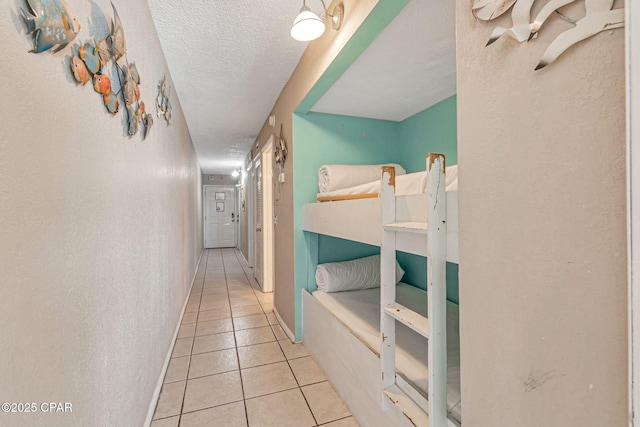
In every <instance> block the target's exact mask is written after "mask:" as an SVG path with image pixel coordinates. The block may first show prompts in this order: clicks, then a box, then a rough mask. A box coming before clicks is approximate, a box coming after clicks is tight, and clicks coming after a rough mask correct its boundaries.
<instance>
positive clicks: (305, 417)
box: [246, 388, 316, 427]
mask: <svg viewBox="0 0 640 427" xmlns="http://www.w3.org/2000/svg"><path fill="white" fill-rule="evenodd" d="M246 405H247V416H248V417H249V427H283V426H287V427H289V426H291V427H293V426H295V427H311V426H314V425H316V423H315V420H314V419H313V416H312V415H311V412H310V411H309V407H308V406H307V403H306V402H305V400H304V397H303V396H302V393H301V392H300V389H298V388H296V389H293V390H288V391H283V392H281V393H276V394H270V395H268V396H262V397H258V398H255V399H249V400H247V401H246Z"/></svg>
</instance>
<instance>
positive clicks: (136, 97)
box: [21, 0, 171, 138]
mask: <svg viewBox="0 0 640 427" xmlns="http://www.w3.org/2000/svg"><path fill="white" fill-rule="evenodd" d="M24 2H25V5H26V8H25V9H23V8H21V13H22V16H23V18H24V20H25V23H26V25H27V33H28V34H33V38H34V47H33V49H32V50H31V52H34V53H41V52H46V51H51V52H53V53H56V52H59V51H60V50H62V49H64V47H66V46H67V45H68V44H69V43H71V42H72V41H73V40H75V38H76V36H77V34H78V32H79V31H80V24H79V23H78V21H77V20H76V18H75V16H74V15H73V13H72V12H71V10H70V8H69V6H68V5H67V4H66V2H65V0H24ZM111 7H112V9H113V18H112V19H111V26H110V28H109V29H108V31H109V34H102V38H100V39H96V38H94V39H91V40H89V41H86V42H80V43H79V45H76V47H75V48H74V51H75V52H72V54H71V55H70V64H69V65H70V67H69V68H70V70H71V73H72V75H73V78H74V79H75V80H76V82H78V84H79V85H82V86H85V85H86V84H87V83H89V82H91V83H92V85H91V86H92V87H93V89H94V91H95V92H96V93H97V94H99V96H100V98H101V101H102V103H103V104H104V107H105V109H106V110H107V112H108V113H109V114H111V115H114V116H115V115H116V114H118V112H119V111H120V104H121V101H122V103H124V106H125V108H124V111H125V114H126V116H127V117H126V130H125V132H126V133H127V134H128V135H129V136H134V135H135V134H137V133H138V131H139V130H140V128H141V127H142V128H143V129H144V131H143V138H146V137H147V135H148V134H149V131H150V130H151V127H152V126H153V116H152V115H151V114H149V113H147V112H146V107H145V104H144V102H142V99H141V94H140V81H141V78H140V73H139V71H138V67H137V66H136V64H135V63H131V64H130V63H129V61H128V59H127V43H126V39H125V35H124V28H123V25H122V21H121V19H120V16H119V15H118V11H117V9H116V7H115V5H114V4H113V2H111ZM112 83H113V84H116V86H115V88H116V89H117V90H115V91H114V86H113V84H112ZM163 105H164V108H165V113H164V114H165V118H167V117H168V118H169V119H170V117H171V109H170V104H169V101H168V97H167V99H166V100H165V102H164V104H163ZM169 119H167V120H169Z"/></svg>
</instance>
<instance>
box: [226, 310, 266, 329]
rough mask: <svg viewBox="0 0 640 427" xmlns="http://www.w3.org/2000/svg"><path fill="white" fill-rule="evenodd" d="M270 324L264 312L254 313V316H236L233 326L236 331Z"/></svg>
mask: <svg viewBox="0 0 640 427" xmlns="http://www.w3.org/2000/svg"><path fill="white" fill-rule="evenodd" d="M268 325H269V321H268V320H267V316H265V315H264V314H263V313H260V314H254V315H253V316H243V317H235V318H234V319H233V327H234V328H235V330H236V331H241V330H242V329H251V328H260V327H262V326H268Z"/></svg>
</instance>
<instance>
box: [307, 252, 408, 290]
mask: <svg viewBox="0 0 640 427" xmlns="http://www.w3.org/2000/svg"><path fill="white" fill-rule="evenodd" d="M402 276H404V270H403V269H402V267H400V265H399V264H398V262H397V261H396V284H397V283H398V282H400V280H401V279H402ZM316 284H317V285H318V290H320V291H323V292H343V291H356V290H360V289H370V288H379V287H380V255H372V256H368V257H364V258H358V259H354V260H351V261H343V262H328V263H325V264H319V265H318V267H317V268H316Z"/></svg>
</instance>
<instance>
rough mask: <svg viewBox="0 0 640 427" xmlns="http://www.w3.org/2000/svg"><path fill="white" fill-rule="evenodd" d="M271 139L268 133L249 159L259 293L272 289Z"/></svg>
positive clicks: (255, 265)
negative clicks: (250, 162)
mask: <svg viewBox="0 0 640 427" xmlns="http://www.w3.org/2000/svg"><path fill="white" fill-rule="evenodd" d="M273 141H274V138H273V136H271V137H270V138H269V141H268V142H267V144H266V145H265V147H264V148H263V149H262V151H261V152H260V154H258V156H256V158H255V159H254V161H253V171H254V173H253V177H254V182H253V188H254V191H253V194H254V198H253V199H254V203H253V206H254V218H255V219H254V226H255V235H254V246H255V250H254V254H255V256H254V263H253V264H254V270H253V272H254V277H255V279H256V281H257V282H258V284H259V285H260V287H261V288H262V292H273V290H274V281H275V280H274V270H275V269H274V253H273V252H274V200H273V196H274V194H273V193H274V191H273V170H274V167H273V162H274V156H273Z"/></svg>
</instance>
